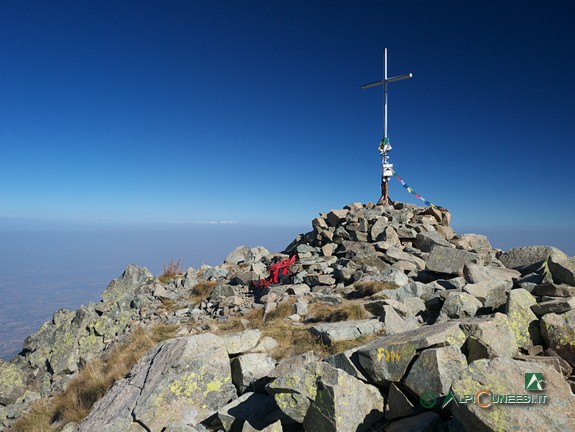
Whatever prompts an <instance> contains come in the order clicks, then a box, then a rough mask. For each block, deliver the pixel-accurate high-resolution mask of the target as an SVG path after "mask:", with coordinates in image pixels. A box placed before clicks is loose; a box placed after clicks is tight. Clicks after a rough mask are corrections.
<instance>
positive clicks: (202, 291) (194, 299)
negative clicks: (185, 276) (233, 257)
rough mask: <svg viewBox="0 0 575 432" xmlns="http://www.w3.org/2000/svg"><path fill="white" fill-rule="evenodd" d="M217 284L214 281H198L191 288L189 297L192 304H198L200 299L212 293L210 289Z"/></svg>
mask: <svg viewBox="0 0 575 432" xmlns="http://www.w3.org/2000/svg"><path fill="white" fill-rule="evenodd" d="M217 285H218V282H216V281H205V282H200V283H198V284H196V285H194V287H193V288H192V295H191V296H190V298H189V301H190V303H192V304H193V305H197V304H199V303H200V302H201V301H202V300H204V299H207V298H208V297H209V296H211V295H212V291H213V290H214V288H215V287H216V286H217Z"/></svg>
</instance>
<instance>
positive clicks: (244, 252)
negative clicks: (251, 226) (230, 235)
mask: <svg viewBox="0 0 575 432" xmlns="http://www.w3.org/2000/svg"><path fill="white" fill-rule="evenodd" d="M249 253H250V248H249V247H247V246H238V247H237V248H235V249H234V250H233V251H231V252H230V253H229V254H228V255H227V256H226V257H225V258H224V263H226V264H233V265H238V264H240V263H243V262H247V261H248V254H249Z"/></svg>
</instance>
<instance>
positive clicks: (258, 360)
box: [231, 353, 276, 394]
mask: <svg viewBox="0 0 575 432" xmlns="http://www.w3.org/2000/svg"><path fill="white" fill-rule="evenodd" d="M275 366H276V362H275V361H274V359H273V358H271V357H270V356H268V354H266V353H249V354H242V355H240V356H238V357H235V358H234V359H232V361H231V367H232V382H233V383H234V385H235V386H236V388H237V389H238V392H239V393H240V394H241V393H243V392H244V391H245V390H246V389H247V388H248V387H250V386H251V385H252V384H253V383H254V382H256V381H257V380H259V379H261V378H264V377H265V376H267V374H268V373H270V372H271V371H272V370H273V369H274V368H275Z"/></svg>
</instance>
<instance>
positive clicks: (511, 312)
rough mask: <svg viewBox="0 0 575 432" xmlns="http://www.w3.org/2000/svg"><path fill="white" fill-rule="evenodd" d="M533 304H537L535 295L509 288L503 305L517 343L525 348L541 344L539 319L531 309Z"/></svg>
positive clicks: (521, 289) (523, 290) (520, 289)
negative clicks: (505, 302)
mask: <svg viewBox="0 0 575 432" xmlns="http://www.w3.org/2000/svg"><path fill="white" fill-rule="evenodd" d="M535 304H537V300H535V297H533V296H532V295H531V294H530V293H529V291H527V290H525V289H523V288H519V289H514V290H511V292H510V293H509V297H508V299H507V304H506V305H505V313H506V314H507V317H508V319H509V324H510V326H511V328H512V329H513V333H515V339H516V340H517V345H518V346H519V348H523V349H525V350H528V349H529V348H530V347H532V346H533V345H540V344H541V333H540V331H539V320H538V319H537V316H536V315H535V314H534V313H533V311H532V310H531V306H533V305H535Z"/></svg>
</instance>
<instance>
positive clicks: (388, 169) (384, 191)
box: [361, 48, 413, 205]
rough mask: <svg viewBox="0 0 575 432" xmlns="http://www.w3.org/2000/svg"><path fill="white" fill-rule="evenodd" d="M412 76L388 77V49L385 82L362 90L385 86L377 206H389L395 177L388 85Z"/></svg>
mask: <svg viewBox="0 0 575 432" xmlns="http://www.w3.org/2000/svg"><path fill="white" fill-rule="evenodd" d="M412 76H413V75H412V74H410V73H409V74H404V75H398V76H395V77H391V78H388V77H387V48H384V49H383V80H381V81H376V82H373V83H370V84H364V85H362V86H361V88H362V89H365V88H369V87H375V86H379V85H383V139H382V140H381V143H380V145H379V152H380V153H381V197H380V198H379V201H378V202H377V204H378V205H379V204H382V205H389V204H391V201H390V199H389V188H388V182H389V178H390V177H391V176H392V175H393V165H392V164H390V163H388V162H389V151H390V150H391V145H390V144H389V137H388V136H387V85H388V84H389V83H392V82H395V81H401V80H404V79H407V78H411V77H412Z"/></svg>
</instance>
